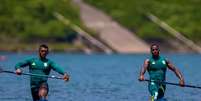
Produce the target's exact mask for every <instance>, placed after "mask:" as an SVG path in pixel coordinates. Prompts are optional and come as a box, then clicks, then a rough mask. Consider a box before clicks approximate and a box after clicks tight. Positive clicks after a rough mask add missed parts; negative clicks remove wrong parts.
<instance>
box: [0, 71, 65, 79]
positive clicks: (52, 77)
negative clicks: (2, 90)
mask: <svg viewBox="0 0 201 101" xmlns="http://www.w3.org/2000/svg"><path fill="white" fill-rule="evenodd" d="M1 72H4V73H10V74H16V73H15V72H13V71H5V70H3V71H1ZM22 75H29V76H39V77H47V78H51V79H63V78H62V77H56V76H54V75H52V76H48V75H39V74H32V73H22Z"/></svg>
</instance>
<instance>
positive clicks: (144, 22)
mask: <svg viewBox="0 0 201 101" xmlns="http://www.w3.org/2000/svg"><path fill="white" fill-rule="evenodd" d="M85 1H86V2H88V3H90V4H93V5H95V6H97V7H98V8H100V9H102V10H104V11H105V12H106V13H108V14H110V15H111V16H112V17H113V18H114V19H115V20H117V21H118V22H120V23H121V24H123V25H124V26H126V27H127V28H128V29H130V30H132V31H134V32H136V33H137V35H138V36H140V37H141V38H144V39H149V38H153V37H155V38H160V39H164V38H166V37H167V33H166V32H164V31H163V30H161V29H160V28H159V27H157V26H156V25H155V24H154V23H152V22H151V21H149V20H148V19H147V17H146V16H145V14H146V13H148V12H151V13H153V14H154V15H156V16H157V17H159V18H160V19H162V20H164V21H165V22H167V23H168V24H169V25H170V26H172V27H173V28H175V29H176V30H178V31H179V32H181V33H182V34H184V35H185V36H186V37H188V38H190V39H193V40H194V41H200V39H201V34H200V33H201V28H199V25H200V24H201V20H200V18H201V13H200V9H201V6H200V4H201V0H140V1H139V0H85ZM164 33H165V34H164Z"/></svg>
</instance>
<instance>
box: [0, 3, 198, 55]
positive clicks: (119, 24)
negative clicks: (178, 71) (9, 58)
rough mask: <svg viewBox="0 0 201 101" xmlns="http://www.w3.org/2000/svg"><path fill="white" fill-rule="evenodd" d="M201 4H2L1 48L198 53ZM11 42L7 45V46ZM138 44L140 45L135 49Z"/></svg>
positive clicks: (14, 49) (0, 8) (0, 18)
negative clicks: (156, 46)
mask: <svg viewBox="0 0 201 101" xmlns="http://www.w3.org/2000/svg"><path fill="white" fill-rule="evenodd" d="M200 4H201V1H200V0H167V1H166V0H163V1H160V0H149V1H137V0H124V1H119V0H118V1H113V0H59V1H57V0H49V1H45V0H20V1H18V0H1V3H0V41H1V42H0V50H1V51H17V52H20V51H33V50H36V49H37V46H38V44H41V43H47V44H48V45H50V47H51V49H52V50H55V51H68V52H86V53H92V52H106V53H147V52H149V50H148V48H149V45H150V44H152V43H158V44H159V45H160V46H161V48H162V50H163V51H165V52H199V53H200V52H201V51H200V50H201V48H200V38H201V34H200V32H201V29H200V28H199V27H200V26H199V25H200V23H201V20H200V16H201V13H200V12H199V10H200V8H201V7H200V6H199V5H200ZM8 44H9V45H8ZM139 46H140V47H139Z"/></svg>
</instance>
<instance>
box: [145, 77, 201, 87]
mask: <svg viewBox="0 0 201 101" xmlns="http://www.w3.org/2000/svg"><path fill="white" fill-rule="evenodd" d="M143 81H147V82H157V83H161V84H169V85H175V86H180V84H178V83H172V82H166V81H154V80H148V79H145V80H143ZM183 87H189V88H198V89H201V87H199V86H194V85H186V84H185V85H184V86H183Z"/></svg>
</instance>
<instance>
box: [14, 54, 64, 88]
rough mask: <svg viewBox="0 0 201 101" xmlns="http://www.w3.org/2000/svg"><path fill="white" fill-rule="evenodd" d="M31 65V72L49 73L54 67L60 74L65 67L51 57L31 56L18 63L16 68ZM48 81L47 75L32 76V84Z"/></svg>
mask: <svg viewBox="0 0 201 101" xmlns="http://www.w3.org/2000/svg"><path fill="white" fill-rule="evenodd" d="M26 66H29V72H30V73H32V74H39V75H49V74H50V71H51V70H52V69H53V70H55V71H56V72H58V73H60V74H64V70H63V68H61V67H59V66H58V65H57V64H55V63H54V62H53V61H51V60H49V59H44V60H41V59H39V58H31V59H27V60H25V61H22V62H19V63H17V64H16V66H15V69H20V68H22V67H26ZM42 82H47V77H41V76H31V85H38V84H40V83H42Z"/></svg>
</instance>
